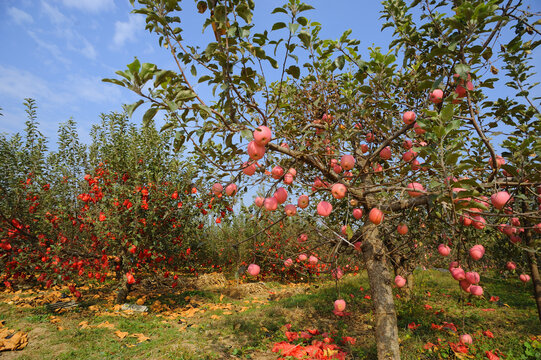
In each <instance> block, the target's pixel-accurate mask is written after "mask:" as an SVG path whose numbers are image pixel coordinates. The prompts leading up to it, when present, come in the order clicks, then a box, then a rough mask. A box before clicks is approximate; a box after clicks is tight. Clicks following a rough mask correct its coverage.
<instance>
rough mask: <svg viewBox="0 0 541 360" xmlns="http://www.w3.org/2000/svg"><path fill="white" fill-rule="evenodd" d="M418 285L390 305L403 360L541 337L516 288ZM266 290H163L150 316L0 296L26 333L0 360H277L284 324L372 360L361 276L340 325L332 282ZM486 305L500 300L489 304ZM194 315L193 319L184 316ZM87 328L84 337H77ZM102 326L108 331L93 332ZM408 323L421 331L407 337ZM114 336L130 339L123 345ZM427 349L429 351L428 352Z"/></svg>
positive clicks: (428, 278)
mask: <svg viewBox="0 0 541 360" xmlns="http://www.w3.org/2000/svg"><path fill="white" fill-rule="evenodd" d="M415 275H416V276H415V282H416V284H415V287H414V289H413V292H412V294H411V298H410V299H406V298H404V297H401V298H397V301H396V304H397V310H398V325H399V336H400V339H401V350H402V358H403V359H435V358H457V357H456V355H455V354H454V352H453V351H452V349H451V346H450V345H449V343H456V342H457V341H458V335H459V334H461V333H462V332H468V333H470V334H472V335H473V336H474V340H475V343H474V344H475V346H473V347H471V348H470V350H469V354H471V355H472V356H473V357H472V358H478V359H481V358H486V357H485V352H486V351H489V350H491V351H495V350H496V349H498V350H499V351H501V352H503V353H505V354H506V355H507V358H508V359H520V358H521V356H522V355H524V351H525V350H524V349H525V347H524V345H523V344H524V342H525V341H527V340H528V339H529V336H532V335H541V331H540V328H541V327H540V326H539V319H538V318H537V311H536V308H535V303H534V301H533V298H532V295H531V292H530V288H529V287H524V286H523V285H522V284H521V283H519V282H518V281H515V280H513V279H511V280H501V279H498V278H490V277H488V275H487V276H486V277H485V278H484V279H483V286H484V288H485V294H486V295H487V296H486V297H485V298H476V299H474V298H471V297H468V296H464V295H465V294H464V293H462V294H461V292H460V290H459V288H458V286H457V284H456V282H455V281H454V280H452V279H451V277H450V276H449V274H445V273H442V272H439V271H419V272H417V273H416V274H415ZM269 288H270V290H271V291H272V292H274V293H276V294H277V295H283V296H277V297H276V299H274V300H269V299H268V297H269V294H256V295H254V296H249V297H247V298H241V299H236V298H229V297H228V296H226V295H224V293H225V292H224V293H222V291H221V290H220V289H215V290H202V289H182V290H178V291H171V290H170V289H169V290H167V289H164V291H162V292H158V293H156V292H153V293H152V294H153V296H152V297H146V298H144V299H143V301H144V303H145V305H147V306H150V307H151V308H152V306H155V305H156V301H157V300H158V301H159V303H161V304H162V305H160V306H162V308H157V309H154V311H150V312H149V313H148V314H126V313H124V312H121V311H114V309H112V304H111V302H110V301H111V297H110V296H109V295H107V293H104V292H105V291H106V290H107V289H106V288H104V289H94V290H89V294H88V296H87V295H86V294H85V298H86V297H88V299H87V300H86V301H85V302H84V303H83V304H82V306H80V307H79V308H76V309H74V310H70V311H67V312H65V313H61V314H52V313H49V312H48V311H47V310H46V309H45V307H44V306H34V307H31V308H24V307H21V306H17V304H15V303H11V304H9V302H10V300H11V299H13V296H14V294H13V293H2V294H0V320H3V321H4V322H5V326H7V327H9V328H10V329H16V330H22V331H26V332H28V333H29V344H28V346H27V347H26V348H25V349H23V350H20V351H17V352H14V351H11V352H3V353H2V359H4V358H5V359H8V360H9V359H40V360H41V359H44V360H46V359H80V358H85V359H113V358H114V359H185V360H191V359H227V358H235V359H276V358H277V357H278V356H276V354H273V353H270V352H269V350H270V349H271V348H272V345H273V343H276V342H279V341H284V340H286V337H285V335H284V325H285V324H288V323H289V324H291V325H292V331H300V330H304V329H313V328H317V329H319V330H320V331H322V332H324V331H327V332H331V331H334V332H336V334H338V335H339V336H352V337H354V338H356V340H357V342H356V344H355V345H353V346H351V347H349V348H348V349H347V350H348V353H349V354H350V358H352V359H353V358H355V359H375V341H374V337H373V317H372V308H371V300H369V299H367V298H365V297H367V296H369V295H370V291H369V289H368V281H367V279H366V277H365V276H356V277H353V276H347V277H345V278H344V279H343V281H341V284H340V297H341V298H344V299H345V300H346V301H347V304H348V305H347V311H348V312H350V313H351V315H349V316H346V317H337V316H335V315H334V314H332V312H331V310H332V303H333V302H334V300H336V299H337V298H338V297H337V293H336V290H337V289H336V286H335V284H334V282H329V281H327V282H326V281H320V282H318V283H316V284H313V285H311V286H308V285H300V286H290V285H281V284H277V283H272V284H271V286H270V287H269ZM361 289H362V290H361ZM92 291H94V292H92ZM100 291H101V292H102V293H100ZM396 292H397V294H400V292H399V291H396ZM92 294H95V295H97V296H91V295H92ZM99 294H102V295H103V294H105V295H103V296H100V295H99ZM144 295H145V294H144V292H142V291H141V292H139V293H135V294H134V296H133V297H131V299H130V301H131V302H135V300H137V299H138V298H140V297H141V296H144ZM490 295H494V296H499V298H500V300H499V301H498V302H490V301H488V299H489V298H490ZM19 297H20V298H23V296H19ZM25 298H27V297H25ZM163 304H165V305H167V306H168V307H167V308H166V307H164V306H163ZM19 305H20V304H19ZM425 305H427V306H425ZM96 308H97V309H98V310H96ZM190 309H192V310H191V311H192V312H194V311H195V312H194V313H193V314H192V315H190V316H188V315H189V314H190V312H189V311H188V310H190ZM193 309H197V311H196V310H193ZM483 309H494V311H483ZM175 314H176V315H175ZM84 321H86V322H88V325H90V327H85V328H83V327H82V326H81V322H84ZM105 322H108V323H109V324H112V327H113V328H107V327H98V325H100V324H104V323H105ZM412 322H413V323H415V324H420V326H419V327H418V328H417V329H415V330H410V329H408V324H410V323H412ZM444 322H447V323H452V324H454V325H455V326H456V327H457V328H458V332H454V331H450V330H448V329H441V330H435V329H433V328H432V324H434V325H436V326H438V325H443V324H444ZM105 324H106V323H105ZM486 330H490V331H491V332H492V333H493V334H494V338H493V339H491V338H489V337H487V336H486V335H483V334H482V332H483V331H486ZM116 331H120V332H126V333H128V334H129V335H128V336H127V337H125V338H123V339H121V338H120V337H118V336H117V335H115V332H116ZM134 334H144V336H146V337H148V338H149V339H148V340H146V341H142V342H139V341H138V338H136V337H132V336H131V335H134ZM438 339H440V341H438ZM428 343H432V344H434V345H435V346H434V347H432V348H431V349H430V350H428V349H427V350H425V349H424V346H425V345H426V344H428ZM525 359H527V358H526V357H525Z"/></svg>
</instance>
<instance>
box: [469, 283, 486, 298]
mask: <svg viewBox="0 0 541 360" xmlns="http://www.w3.org/2000/svg"><path fill="white" fill-rule="evenodd" d="M470 294H472V295H475V296H481V295H483V288H482V287H481V286H479V285H472V286H471V287H470Z"/></svg>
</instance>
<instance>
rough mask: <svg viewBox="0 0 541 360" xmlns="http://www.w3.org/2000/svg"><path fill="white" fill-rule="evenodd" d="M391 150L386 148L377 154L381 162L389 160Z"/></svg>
mask: <svg viewBox="0 0 541 360" xmlns="http://www.w3.org/2000/svg"><path fill="white" fill-rule="evenodd" d="M391 155H392V153H391V148H390V147H388V146H386V147H384V148H383V149H382V150H381V151H380V152H379V157H380V158H381V159H382V160H389V159H390V158H391Z"/></svg>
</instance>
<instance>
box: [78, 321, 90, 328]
mask: <svg viewBox="0 0 541 360" xmlns="http://www.w3.org/2000/svg"><path fill="white" fill-rule="evenodd" d="M79 326H80V327H81V329H88V328H89V327H90V326H89V325H88V321H81V322H80V323H79Z"/></svg>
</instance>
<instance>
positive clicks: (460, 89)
mask: <svg viewBox="0 0 541 360" xmlns="http://www.w3.org/2000/svg"><path fill="white" fill-rule="evenodd" d="M455 93H456V95H457V96H458V97H459V98H463V97H464V96H466V89H465V88H464V86H462V85H458V86H457V87H456V89H455Z"/></svg>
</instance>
